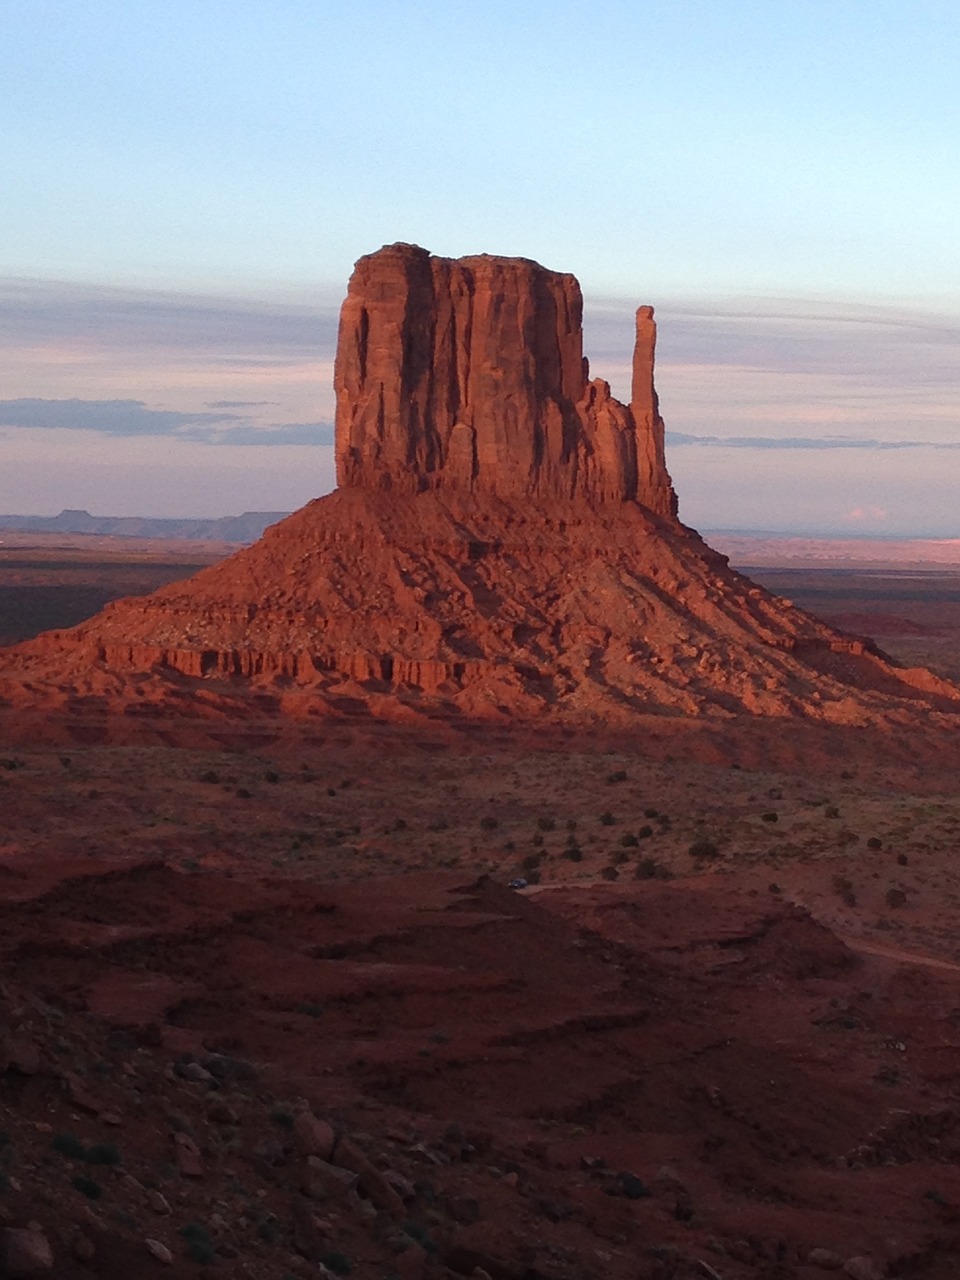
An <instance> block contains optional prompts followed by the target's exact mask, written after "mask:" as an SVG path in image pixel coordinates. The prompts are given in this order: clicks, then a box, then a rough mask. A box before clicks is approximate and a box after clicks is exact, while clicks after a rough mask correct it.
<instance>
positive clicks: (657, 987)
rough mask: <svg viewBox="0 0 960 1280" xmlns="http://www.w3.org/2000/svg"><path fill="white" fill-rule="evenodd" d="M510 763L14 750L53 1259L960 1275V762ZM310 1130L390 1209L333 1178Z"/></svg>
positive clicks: (26, 1116)
mask: <svg viewBox="0 0 960 1280" xmlns="http://www.w3.org/2000/svg"><path fill="white" fill-rule="evenodd" d="M481 742H482V739H481V740H480V742H474V743H469V742H465V741H464V740H462V739H461V740H460V741H459V742H458V743H453V744H451V743H447V745H446V747H444V744H443V741H442V740H439V741H433V742H431V740H430V739H428V738H426V737H424V736H423V735H417V734H413V735H410V736H409V737H406V738H405V737H404V736H403V735H401V734H398V733H396V732H394V733H393V734H392V735H390V734H387V731H385V730H384V731H379V730H368V731H365V732H364V733H354V734H353V735H351V734H349V733H346V732H345V733H344V735H343V737H342V739H341V740H340V741H338V742H335V741H330V742H328V743H327V745H326V746H317V745H316V744H314V745H312V746H311V745H309V744H307V743H305V742H301V743H300V744H299V746H298V750H297V752H296V753H294V752H293V750H292V744H288V747H287V748H286V749H284V750H271V751H269V752H267V753H265V754H264V753H262V752H261V753H258V754H254V753H251V752H249V751H247V752H236V751H230V752H226V753H223V752H221V753H216V752H214V751H211V750H207V751H205V752H203V753H196V752H191V751H186V750H184V749H182V748H181V749H169V748H161V747H157V746H153V747H145V746H141V747H126V748H117V747H106V746H104V747H82V746H81V747H77V746H76V745H74V746H73V747H71V748H70V749H69V750H68V751H67V750H66V749H60V750H59V751H54V750H50V749H35V750H30V751H28V750H22V751H19V752H18V753H17V754H11V755H9V756H8V757H6V762H8V767H6V768H4V769H3V771H2V772H0V778H2V780H3V784H2V787H0V795H2V800H3V805H4V810H3V811H4V821H5V843H4V844H3V845H2V847H0V912H2V932H0V938H2V944H0V945H2V952H3V958H2V965H3V972H2V990H0V1001H2V1008H3V1025H4V1027H5V1031H4V1037H3V1044H4V1046H5V1048H6V1055H5V1056H6V1059H7V1063H6V1070H5V1071H3V1072H2V1074H0V1116H2V1119H0V1128H2V1129H3V1131H4V1133H5V1136H6V1142H5V1144H4V1146H3V1148H2V1150H0V1169H2V1170H3V1171H4V1173H5V1178H4V1180H3V1186H4V1190H3V1191H2V1193H0V1215H3V1217H5V1218H6V1220H7V1221H8V1222H10V1223H13V1224H17V1225H20V1224H23V1223H25V1222H26V1221H28V1220H34V1221H36V1222H38V1223H40V1224H41V1225H42V1227H43V1229H44V1231H45V1233H46V1235H47V1237H48V1238H49V1240H50V1241H51V1243H52V1244H53V1247H54V1252H55V1256H56V1259H57V1261H56V1268H55V1271H54V1272H52V1273H48V1274H55V1275H57V1276H64V1277H67V1276H70V1277H80V1276H102V1277H117V1278H118V1280H119V1277H126V1276H130V1275H137V1276H140V1275H143V1276H149V1275H154V1274H156V1275H161V1274H166V1275H169V1274H171V1270H170V1267H169V1266H165V1265H164V1264H162V1263H160V1262H157V1261H155V1260H154V1259H153V1258H152V1257H151V1255H150V1254H149V1253H148V1252H147V1247H146V1245H145V1243H144V1242H145V1240H146V1239H148V1238H151V1239H159V1240H160V1241H161V1243H164V1244H166V1245H167V1246H168V1247H169V1249H170V1250H171V1251H172V1254H173V1256H174V1263H173V1274H177V1275H192V1274H200V1273H202V1272H203V1266H202V1264H201V1262H199V1261H195V1260H194V1257H191V1252H190V1251H191V1249H192V1250H193V1254H194V1256H195V1257H196V1258H203V1257H205V1256H207V1255H206V1254H205V1252H204V1250H205V1249H206V1248H209V1249H210V1251H211V1256H212V1257H213V1258H214V1259H215V1261H214V1262H213V1263H211V1264H209V1266H210V1267H211V1268H212V1269H210V1274H211V1275H223V1276H249V1277H264V1278H265V1280H280V1278H281V1277H283V1276H287V1275H303V1276H307V1275H318V1274H323V1272H322V1271H320V1270H319V1269H318V1263H317V1259H326V1263H325V1264H324V1265H327V1267H328V1269H330V1273H331V1274H337V1268H338V1267H342V1266H343V1264H344V1259H345V1260H347V1261H348V1262H349V1263H350V1264H351V1266H352V1271H351V1274H352V1275H355V1276H360V1277H370V1278H371V1280H373V1277H385V1276H390V1275H399V1276H404V1277H406V1276H423V1277H434V1276H447V1277H454V1276H471V1275H482V1274H483V1273H484V1272H485V1273H486V1274H487V1275H489V1276H491V1277H494V1280H520V1278H521V1277H524V1278H526V1280H533V1278H536V1277H543V1278H544V1280H582V1278H587V1277H595V1278H596V1280H600V1277H604V1278H606V1277H614V1278H618V1277H623V1278H624V1280H627V1278H628V1277H629V1278H630V1280H634V1278H636V1277H644V1278H647V1277H650V1278H653V1277H656V1278H657V1280H661V1278H662V1280H666V1278H667V1277H678V1278H681V1277H694V1276H701V1277H704V1276H705V1277H711V1276H716V1275H719V1276H721V1277H722V1278H723V1280H746V1278H747V1277H755V1276H765V1277H767V1276H768V1277H797V1278H799V1280H814V1278H815V1277H818V1276H820V1275H821V1273H822V1269H823V1268H822V1265H821V1264H823V1263H825V1262H826V1263H831V1264H834V1263H839V1264H845V1263H847V1262H848V1261H849V1260H851V1259H857V1258H859V1259H868V1260H869V1262H860V1263H855V1264H851V1265H852V1266H853V1269H852V1270H849V1271H848V1274H849V1275H853V1276H857V1275H860V1276H870V1275H879V1276H922V1277H930V1278H931V1280H934V1278H940V1277H943V1278H944V1280H945V1278H946V1277H948V1276H952V1275H955V1274H956V1270H957V1265H958V1256H960V1228H958V1219H960V1176H958V1167H957V1160H958V1157H960V1110H958V1104H957V1092H956V1055H957V1053H958V1051H960V1020H958V1014H957V1010H958V1008H960V987H958V979H960V948H958V946H957V944H956V941H955V937H954V936H953V933H952V929H951V927H950V925H951V922H952V920H953V919H955V901H956V894H957V888H958V881H957V878H956V877H955V875H954V871H953V867H952V862H951V860H950V857H949V856H948V855H949V853H950V852H951V851H952V849H955V848H956V843H957V840H958V838H960V812H958V802H957V800H956V797H955V796H951V795H950V794H949V793H948V792H947V791H945V790H941V791H938V790H937V788H938V786H941V785H942V784H944V783H946V782H947V781H948V779H949V777H950V775H949V773H941V774H939V775H937V774H936V773H933V772H930V773H927V774H926V775H925V776H924V777H922V778H921V777H920V776H918V775H917V774H916V773H915V772H914V771H913V770H912V769H911V768H910V767H909V766H908V765H906V764H904V763H902V762H901V763H899V764H896V763H891V761H890V760H885V761H880V762H879V763H875V764H870V763H868V762H867V761H866V760H864V761H863V762H861V763H857V762H856V761H855V760H854V759H853V757H852V755H851V752H850V749H849V748H850V743H849V742H848V743H847V748H846V751H845V752H844V755H845V760H846V763H847V764H849V765H853V768H851V769H844V770H842V772H843V774H844V777H843V778H841V777H840V776H839V772H840V771H839V770H838V768H837V766H836V765H832V766H831V765H830V764H829V761H828V760H827V758H826V757H825V756H823V755H819V756H818V755H817V753H816V752H815V751H812V750H811V751H810V752H809V755H810V767H809V768H808V769H806V770H805V771H803V772H801V771H800V770H799V769H797V768H796V765H794V767H793V769H792V770H786V771H781V772H779V773H774V772H771V771H770V766H769V765H768V766H767V768H763V767H762V766H761V765H760V764H758V763H754V764H753V765H752V766H751V765H750V764H749V762H748V761H747V760H746V759H745V758H744V759H743V760H742V761H741V762H740V763H742V764H743V765H746V766H747V767H740V768H736V769H731V768H730V764H731V763H733V764H737V763H738V761H737V760H732V761H731V760H730V759H729V758H728V759H727V761H726V762H725V763H722V764H721V763H712V764H711V763H704V762H702V761H703V759H705V758H706V757H707V756H708V755H709V752H708V751H707V750H706V749H705V748H704V749H703V750H702V752H701V762H700V763H697V762H695V761H694V760H691V759H690V754H691V753H689V752H687V751H684V750H683V746H682V741H681V740H680V739H679V738H676V739H674V740H673V742H672V743H671V742H670V740H669V738H667V739H666V745H671V746H672V747H673V749H674V752H678V754H672V753H671V752H666V751H664V742H661V744H660V746H659V748H658V749H656V750H654V751H653V752H651V753H649V754H647V753H645V752H644V751H643V750H642V749H641V748H640V747H639V745H638V744H637V743H634V744H633V745H632V746H631V748H630V749H624V746H623V744H622V743H621V744H619V746H618V745H617V744H615V743H613V742H611V741H607V742H606V743H604V742H602V741H600V740H599V739H598V740H594V741H592V742H580V743H570V742H569V741H568V743H567V745H566V747H565V748H564V749H563V750H559V749H558V750H555V751H543V750H536V749H531V747H524V746H523V744H522V743H521V742H518V741H517V740H516V739H512V738H511V736H510V735H501V738H500V740H499V741H497V742H493V741H489V740H488V741H487V742H485V743H483V745H484V747H485V748H486V749H485V751H484V752H481V751H480V750H479V746H480V745H481ZM810 742H811V743H812V739H811V740H810ZM687 745H688V747H689V746H692V742H691V743H688V744H687ZM424 747H426V748H431V749H427V750H424ZM437 747H439V748H440V749H439V750H436V749H433V748H437ZM701 747H704V744H701ZM678 748H679V751H678ZM835 748H836V749H838V750H841V749H842V747H841V744H840V742H839V741H838V742H837V743H836V744H835ZM727 750H728V751H729V752H733V753H735V752H736V745H735V743H734V744H732V745H731V743H729V742H728V744H727ZM795 750H796V751H798V752H801V753H802V750H803V744H802V742H800V743H799V744H797V745H796V746H795ZM657 757H659V758H657ZM0 763H4V761H0ZM211 773H216V777H215V778H214V779H211V778H210V776H209V775H210V774H211ZM622 773H625V774H627V776H626V777H625V778H622V779H621V777H620V775H621V774H622ZM134 783H136V785H134ZM924 791H926V794H923V792H924ZM331 793H332V794H331ZM653 807H656V810H657V813H658V816H657V817H656V818H651V819H647V818H646V814H647V813H648V812H649V811H650V810H651V808H653ZM833 808H836V809H838V810H839V811H840V813H839V814H838V816H837V817H833V816H832V809H833ZM774 810H775V811H776V812H777V815H778V821H777V822H776V823H771V822H766V821H764V814H765V813H768V812H770V811H774ZM828 810H830V811H831V812H828ZM660 814H663V815H665V816H664V817H663V818H661V817H660V816H659V815H660ZM604 815H607V816H609V817H610V818H612V820H613V821H612V822H610V823H608V822H607V821H606V817H605V816H604ZM484 819H487V821H484ZM571 823H573V830H570V829H569V828H570V825H571ZM644 824H645V825H647V826H649V827H652V828H653V829H654V830H653V834H651V835H650V836H645V837H643V838H642V839H641V840H640V841H639V842H637V843H636V844H635V845H629V844H628V845H624V844H623V843H622V836H623V834H630V833H633V832H636V831H637V830H640V829H641V828H642V826H643V825H644ZM851 829H852V832H853V834H852V841H851V839H850V838H848V837H849V836H850V833H851ZM698 832H699V833H700V834H701V836H702V835H703V834H704V833H708V834H711V835H714V836H716V838H717V839H716V843H717V845H718V846H719V847H718V848H717V849H716V850H714V851H710V850H707V851H706V852H701V853H700V854H698V855H697V856H693V854H692V853H691V852H688V850H690V849H691V846H692V845H693V844H694V841H695V839H696V838H697V833H698ZM845 832H846V833H847V834H846V835H844V833H845ZM869 832H878V833H879V836H878V837H876V838H878V839H880V843H881V845H882V848H881V849H880V850H875V849H871V848H868V847H867V845H866V838H867V834H868V833H869ZM571 841H573V844H571ZM951 842H952V843H951ZM574 845H575V846H576V847H578V848H579V849H580V851H581V860H580V861H579V862H574V861H571V860H569V859H568V857H567V856H566V854H567V852H569V849H570V848H571V847H574ZM528 851H529V855H530V856H528ZM531 857H532V859H533V860H534V861H536V860H537V859H539V861H538V862H537V865H536V866H535V867H533V868H532V870H525V868H526V866H527V863H529V862H531ZM900 857H903V858H905V859H906V863H905V864H902V863H901V862H900V861H899V860H898V859H899V858H900ZM390 866H396V867H398V868H404V867H409V868H413V869H411V870H407V871H406V872H405V874H402V875H384V872H385V871H386V870H388V869H389V868H390ZM416 868H419V869H416ZM610 868H613V871H614V873H615V874H616V875H617V877H618V878H617V879H616V880H615V881H614V880H611V881H609V882H608V881H607V880H605V879H604V878H603V877H604V876H606V875H607V874H608V869H610ZM534 871H536V872H538V873H539V875H540V883H539V884H538V885H536V886H534V887H532V888H531V889H528V890H526V891H522V892H520V893H516V892H512V891H511V890H509V889H507V888H506V887H505V883H504V882H505V881H506V879H508V878H509V877H510V876H511V875H513V874H515V873H517V872H521V873H523V874H528V875H532V876H533V878H534V879H535V878H536V876H535V875H533V872H534ZM484 872H486V873H488V874H486V875H484V874H483V873H484ZM664 875H672V876H674V878H672V879H662V878H659V877H661V876H664ZM637 876H641V877H649V878H640V879H638V878H637ZM874 877H876V879H874ZM896 888H899V890H900V892H901V893H902V895H903V899H904V902H903V904H902V905H900V906H889V905H888V903H887V894H888V893H889V892H890V890H891V889H896ZM841 935H842V936H841ZM191 1064H193V1065H191ZM198 1066H199V1067H200V1068H201V1070H199V1071H198V1070H197V1067H198ZM191 1073H193V1074H194V1075H196V1076H197V1077H198V1078H197V1079H192V1078H190V1076H191ZM185 1077H186V1078H185ZM306 1108H309V1109H310V1110H312V1112H313V1113H315V1114H316V1115H317V1116H320V1117H322V1118H323V1119H325V1120H326V1121H328V1122H329V1123H330V1124H331V1125H332V1126H333V1128H334V1129H335V1130H336V1131H337V1133H338V1134H342V1135H345V1136H346V1138H347V1145H346V1146H345V1147H342V1148H338V1149H337V1151H340V1152H341V1154H339V1155H338V1154H337V1151H335V1152H334V1161H336V1160H337V1159H348V1160H349V1158H350V1157H349V1150H350V1143H351V1142H352V1143H353V1144H354V1146H355V1147H359V1148H360V1149H361V1150H362V1151H363V1152H365V1153H366V1156H367V1157H368V1159H369V1161H370V1162H371V1164H372V1166H373V1167H374V1170H379V1171H380V1173H381V1174H383V1176H384V1177H387V1178H388V1179H389V1180H390V1181H391V1185H392V1187H393V1188H394V1191H395V1196H394V1198H392V1199H391V1197H390V1196H389V1195H387V1193H385V1192H384V1191H383V1187H382V1186H381V1185H379V1183H378V1182H377V1180H376V1177H375V1174H374V1173H370V1174H369V1176H368V1178H367V1180H366V1181H364V1180H363V1179H361V1182H360V1184H359V1190H358V1191H352V1192H349V1193H348V1194H342V1195H338V1196H332V1195H330V1194H329V1192H328V1191H326V1190H324V1189H322V1188H320V1187H319V1186H318V1185H317V1184H316V1181H315V1180H314V1182H313V1183H311V1182H310V1179H309V1177H307V1178H306V1181H305V1176H306V1175H307V1173H308V1170H307V1169H306V1166H305V1161H304V1156H303V1155H302V1153H301V1151H300V1149H299V1148H298V1145H297V1135H296V1132H295V1131H294V1130H293V1129H291V1127H290V1126H291V1124H292V1123H293V1121H294V1118H295V1117H296V1115H297V1114H299V1112H300V1111H301V1110H303V1109H306ZM178 1134H180V1135H181V1139H180V1145H178V1138H177V1135H178ZM184 1134H186V1135H187V1138H188V1139H189V1141H188V1142H186V1143H184V1141H183V1139H182V1135H184ZM69 1136H72V1137H75V1138H76V1139H79V1141H80V1142H81V1143H82V1144H83V1146H84V1147H85V1148H86V1150H87V1151H88V1152H89V1151H90V1149H91V1148H95V1147H96V1145H97V1144H101V1145H102V1144H107V1147H108V1148H116V1154H117V1156H118V1158H119V1160H120V1164H119V1165H117V1166H109V1165H99V1164H89V1163H87V1162H85V1161H84V1160H82V1159H78V1158H76V1156H75V1155H73V1156H71V1151H73V1150H74V1149H73V1148H70V1147H69V1146H68V1148H67V1150H66V1151H64V1150H63V1148H64V1145H65V1138H67V1137H69ZM194 1148H196V1151H195V1150H194ZM343 1152H346V1153H347V1154H346V1155H344V1154H342V1153H343ZM191 1155H193V1156H194V1157H195V1159H196V1163H195V1164H193V1165H191V1163H190V1160H191ZM191 1169H192V1170H193V1172H191ZM627 1175H630V1176H627ZM347 1176H349V1175H347ZM77 1179H80V1180H81V1181H80V1182H79V1184H77V1185H75V1183H76V1180H77ZM83 1179H87V1180H88V1181H87V1182H83V1181H82V1180H83ZM90 1181H92V1182H93V1184H95V1190H94V1191H93V1194H97V1192H99V1194H98V1195H97V1198H96V1199H92V1200H91V1199H88V1198H87V1197H88V1195H89V1194H91V1187H90ZM304 1186H308V1187H309V1189H310V1190H311V1191H312V1193H313V1194H312V1195H310V1196H306V1195H304V1193H303V1190H302V1188H303V1187H304ZM158 1195H159V1196H162V1197H163V1200H162V1201H160V1200H158V1199H157V1196H158ZM397 1196H398V1197H399V1200H397V1199H396V1197H397ZM633 1197H636V1198H633ZM154 1205H158V1206H160V1207H161V1210H160V1211H159V1212H158V1210H157V1208H154V1207H153V1206H154ZM164 1206H166V1207H164ZM167 1207H168V1208H169V1212H167ZM184 1229H186V1230H187V1237H184V1235H183V1234H181V1233H182V1231H183V1230H184ZM204 1233H205V1234H204ZM191 1242H192V1243H191ZM91 1250H92V1254H91ZM816 1250H825V1251H827V1252H826V1253H817V1252H815V1251H816ZM88 1254H91V1256H89V1257H87V1255H88ZM478 1267H479V1268H480V1271H479V1272H477V1270H476V1268H478ZM870 1268H872V1270H871V1269H870Z"/></svg>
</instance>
